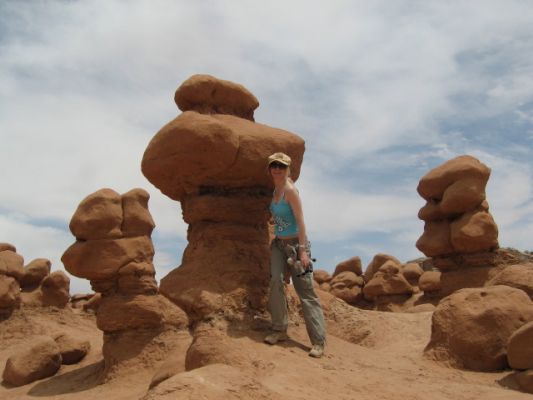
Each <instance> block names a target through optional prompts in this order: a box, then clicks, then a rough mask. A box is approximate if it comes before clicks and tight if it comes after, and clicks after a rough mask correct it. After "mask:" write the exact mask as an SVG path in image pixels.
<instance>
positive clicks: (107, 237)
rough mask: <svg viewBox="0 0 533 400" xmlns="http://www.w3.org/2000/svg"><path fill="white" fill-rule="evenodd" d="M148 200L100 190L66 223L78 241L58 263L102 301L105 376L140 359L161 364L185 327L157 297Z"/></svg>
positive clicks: (99, 320) (134, 193) (176, 311)
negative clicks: (61, 263) (84, 282)
mask: <svg viewBox="0 0 533 400" xmlns="http://www.w3.org/2000/svg"><path fill="white" fill-rule="evenodd" d="M148 199H149V194H148V193H147V192H146V191H145V190H143V189H133V190H131V191H129V192H127V193H125V194H123V195H120V194H118V193H117V192H115V191H113V190H111V189H102V190H99V191H97V192H95V193H93V194H91V195H89V196H87V197H86V198H85V199H84V200H83V201H82V202H81V203H80V205H79V207H78V209H77V210H76V212H75V213H74V215H73V217H72V220H71V223H70V227H71V230H72V233H73V234H74V235H75V236H76V239H77V241H76V243H74V244H73V245H72V246H70V247H69V248H68V249H67V250H66V251H65V253H64V254H63V257H62V258H61V260H62V261H63V263H64V265H65V268H66V269H67V271H68V272H70V273H71V274H72V275H75V276H77V277H79V278H85V279H89V280H90V281H91V286H92V288H93V290H94V291H95V292H98V293H99V294H100V295H101V300H100V303H99V307H98V313H97V317H96V324H97V326H98V328H99V329H101V330H102V331H104V347H103V355H104V359H105V362H106V365H105V367H106V374H108V375H109V374H110V373H111V372H112V371H114V370H115V369H117V368H119V367H123V366H126V367H127V366H128V365H130V364H131V365H132V366H134V365H137V366H138V365H139V363H138V360H139V359H140V360H141V362H143V363H150V362H155V361H157V360H160V359H162V358H163V357H164V356H165V355H166V353H167V352H168V351H169V350H171V349H172V343H173V341H172V337H173V336H176V335H178V333H179V331H180V330H183V329H185V328H186V327H187V326H188V318H187V316H186V314H185V313H184V312H183V311H182V310H181V309H180V308H178V307H176V306H175V305H174V304H172V303H171V302H170V301H169V300H167V299H166V298H165V297H163V296H162V295H160V294H159V293H158V287H157V282H156V281H155V268H154V265H153V262H152V260H153V256H154V248H153V245H152V240H151V237H150V235H151V233H152V230H153V228H154V226H155V224H154V222H153V220H152V217H151V215H150V212H149V211H148ZM134 359H137V361H136V362H134V361H133V360H134ZM135 363H137V364H135Z"/></svg>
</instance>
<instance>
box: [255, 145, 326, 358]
mask: <svg viewBox="0 0 533 400" xmlns="http://www.w3.org/2000/svg"><path fill="white" fill-rule="evenodd" d="M290 165H291V158H290V157H289V156H288V155H286V154H284V153H274V154H272V155H271V156H270V157H268V171H269V174H270V176H271V177H272V180H273V182H274V186H275V189H274V195H273V198H272V202H271V203H270V211H271V212H272V216H273V218H274V222H275V236H276V237H275V239H274V240H273V241H272V246H271V250H272V252H271V257H270V275H271V279H270V298H269V307H270V313H271V314H272V330H273V331H274V332H273V333H271V334H270V335H268V336H267V337H266V338H265V342H267V343H269V344H275V343H277V342H280V341H283V340H286V339H288V336H287V326H288V315H287V300H286V299H285V292H284V275H285V271H286V269H287V268H289V269H290V272H291V276H292V282H293V285H294V288H295V289H296V292H297V293H298V296H299V297H300V301H301V303H302V309H303V314H304V319H305V326H306V328H307V333H308V335H309V338H310V339H311V343H312V345H313V346H312V348H311V351H310V352H309V355H310V356H312V357H321V356H322V354H323V353H324V343H325V340H326V331H325V323H324V315H323V313H322V307H321V305H320V301H319V299H318V296H317V295H316V293H315V291H314V289H313V276H312V275H313V274H312V264H311V260H310V256H311V253H310V250H309V242H308V241H307V235H306V232H305V223H304V216H303V211H302V203H301V200H300V196H299V194H298V191H297V190H296V187H295V186H294V182H293V181H292V180H291V179H290V168H289V167H290ZM294 253H296V255H297V258H298V260H299V261H300V263H301V267H302V268H301V269H298V268H295V266H296V265H297V263H296V262H294V263H292V266H291V267H289V266H288V263H287V261H288V257H289V256H290V255H294ZM290 261H294V260H290Z"/></svg>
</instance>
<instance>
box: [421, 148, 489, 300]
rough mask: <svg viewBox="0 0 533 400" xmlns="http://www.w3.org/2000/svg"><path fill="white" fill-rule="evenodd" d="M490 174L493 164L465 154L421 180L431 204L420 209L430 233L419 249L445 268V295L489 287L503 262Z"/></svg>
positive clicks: (443, 270) (438, 266) (443, 292)
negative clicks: (490, 202) (491, 206)
mask: <svg viewBox="0 0 533 400" xmlns="http://www.w3.org/2000/svg"><path fill="white" fill-rule="evenodd" d="M489 176H490V168H488V167H487V166H486V165H485V164H483V163H481V162H480V161H479V160H477V159H476V158H474V157H471V156H467V155H464V156H459V157H456V158H454V159H452V160H449V161H447V162H445V163H444V164H442V165H440V166H438V167H436V168H434V169H433V170H431V171H430V172H428V173H427V174H426V175H425V176H424V177H423V178H422V179H421V180H420V182H419V184H418V188H417V190H418V193H419V194H420V195H421V196H422V197H423V198H424V199H425V200H426V204H425V205H424V207H422V208H421V209H420V211H419V213H418V217H419V218H420V219H421V220H423V221H424V233H423V234H422V236H421V237H420V238H419V239H418V241H417V242H416V247H417V248H418V249H419V250H420V251H422V252H423V253H424V254H425V255H426V256H428V257H432V258H433V260H432V261H433V265H434V267H436V268H438V269H439V270H440V271H442V272H443V275H442V276H441V295H442V296H446V295H448V294H450V293H452V292H453V291H455V290H457V289H460V288H463V287H481V286H483V285H484V284H485V283H486V281H487V280H488V279H489V278H488V276H489V275H491V274H492V271H490V269H491V268H492V267H494V266H495V265H497V264H498V260H499V255H498V227H497V226H496V223H495V222H494V219H493V218H492V215H491V214H490V212H489V205H488V202H487V200H486V195H485V186H486V184H487V181H488V179H489Z"/></svg>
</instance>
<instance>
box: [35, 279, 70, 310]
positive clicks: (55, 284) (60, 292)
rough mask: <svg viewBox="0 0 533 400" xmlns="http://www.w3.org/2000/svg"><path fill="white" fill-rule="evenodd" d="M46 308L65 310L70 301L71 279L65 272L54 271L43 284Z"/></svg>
mask: <svg viewBox="0 0 533 400" xmlns="http://www.w3.org/2000/svg"><path fill="white" fill-rule="evenodd" d="M41 292H42V302H43V305H44V306H54V307H59V308H63V307H65V306H66V305H67V304H68V302H69V300H70V278H69V277H68V276H67V275H66V274H65V273H64V272H63V271H54V272H52V273H51V274H50V275H48V276H47V277H46V278H44V279H43V282H42V284H41Z"/></svg>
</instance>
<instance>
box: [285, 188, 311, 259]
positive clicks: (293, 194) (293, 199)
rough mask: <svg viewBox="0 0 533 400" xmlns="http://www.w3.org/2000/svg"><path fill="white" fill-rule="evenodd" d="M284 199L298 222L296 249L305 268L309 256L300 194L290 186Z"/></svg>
mask: <svg viewBox="0 0 533 400" xmlns="http://www.w3.org/2000/svg"><path fill="white" fill-rule="evenodd" d="M285 199H286V200H287V202H288V203H289V205H290V206H291V208H292V212H293V213H294V217H295V218H296V223H297V224H298V243H299V244H300V246H299V248H298V249H299V254H300V260H301V261H302V263H303V265H304V267H306V268H307V267H308V266H309V256H308V254H307V232H306V230H305V222H304V213H303V209H302V201H301V200H300V195H299V194H298V191H297V190H296V188H295V187H294V186H291V187H290V188H289V189H288V190H286V191H285Z"/></svg>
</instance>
